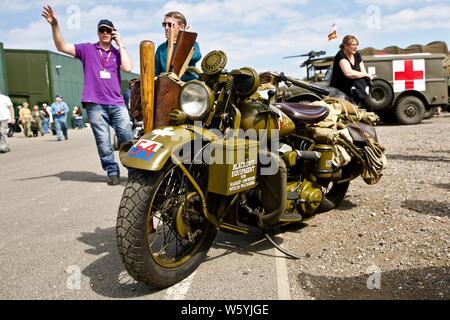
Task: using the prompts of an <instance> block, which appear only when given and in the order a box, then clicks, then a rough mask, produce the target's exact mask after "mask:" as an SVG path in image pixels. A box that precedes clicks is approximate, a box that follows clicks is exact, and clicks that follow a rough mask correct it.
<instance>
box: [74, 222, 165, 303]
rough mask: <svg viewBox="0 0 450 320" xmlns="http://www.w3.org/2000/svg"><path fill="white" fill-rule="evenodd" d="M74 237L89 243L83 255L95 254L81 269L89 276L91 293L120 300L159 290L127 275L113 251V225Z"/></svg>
mask: <svg viewBox="0 0 450 320" xmlns="http://www.w3.org/2000/svg"><path fill="white" fill-rule="evenodd" d="M77 240H79V241H80V242H82V243H85V244H87V245H89V246H91V248H90V249H87V250H86V251H85V252H86V253H87V254H90V255H94V256H98V257H99V258H98V259H97V260H96V261H94V262H93V263H91V264H90V265H89V266H87V267H86V268H85V269H84V270H83V271H82V273H83V275H85V276H87V277H89V283H90V286H91V289H92V290H93V291H94V292H96V293H98V294H99V295H102V296H104V297H109V298H118V299H124V298H139V297H143V296H146V295H149V294H153V293H157V292H158V291H160V290H156V289H153V288H150V287H148V286H146V285H144V284H142V283H138V282H136V281H135V280H134V279H133V278H131V276H130V275H128V273H127V272H126V270H125V268H124V266H123V265H122V261H121V260H120V256H119V253H118V251H117V244H116V231H115V228H107V229H101V228H96V229H95V231H94V232H83V233H82V234H81V236H80V237H79V238H78V239H77Z"/></svg>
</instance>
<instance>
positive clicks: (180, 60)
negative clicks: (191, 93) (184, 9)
mask: <svg viewBox="0 0 450 320" xmlns="http://www.w3.org/2000/svg"><path fill="white" fill-rule="evenodd" d="M195 40H197V33H195V32H188V31H183V30H182V31H180V32H179V33H178V37H177V44H176V46H175V49H174V51H173V55H172V59H171V61H170V68H169V72H173V73H175V74H176V75H179V74H180V71H181V69H182V68H183V65H184V62H185V61H186V59H187V58H188V56H189V53H190V52H191V49H192V47H193V46H194V43H195Z"/></svg>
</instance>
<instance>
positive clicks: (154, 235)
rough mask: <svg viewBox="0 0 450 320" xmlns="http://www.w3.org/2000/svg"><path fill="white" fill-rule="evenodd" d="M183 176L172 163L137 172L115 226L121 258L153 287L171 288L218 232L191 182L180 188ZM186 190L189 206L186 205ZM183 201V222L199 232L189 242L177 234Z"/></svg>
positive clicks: (193, 267) (190, 270)
mask: <svg viewBox="0 0 450 320" xmlns="http://www.w3.org/2000/svg"><path fill="white" fill-rule="evenodd" d="M194 178H196V181H197V182H198V181H199V178H200V180H201V177H199V176H197V177H196V176H194ZM182 179H183V172H182V171H181V169H180V168H179V167H178V166H175V165H174V164H172V163H169V164H167V165H166V166H165V167H164V169H162V170H161V171H159V172H145V171H136V172H135V173H134V174H133V175H132V176H131V177H130V179H129V182H128V184H127V186H126V188H125V191H124V193H123V196H122V200H121V204H120V208H119V212H118V218H117V226H116V231H117V243H118V249H119V254H120V256H121V259H122V262H123V263H124V265H125V268H126V270H127V271H128V273H129V274H130V275H131V276H132V277H133V278H134V279H135V280H137V281H140V282H144V283H145V284H147V285H149V286H152V287H155V288H167V287H170V286H172V285H174V284H176V283H177V282H179V281H181V280H183V279H184V278H186V277H188V276H189V275H190V274H191V273H193V272H194V271H195V270H196V269H197V267H198V266H199V265H200V263H201V262H202V261H203V260H204V259H205V258H206V254H207V252H208V250H209V248H210V247H211V245H212V243H213V241H214V239H215V236H216V233H217V230H216V229H215V228H214V227H213V226H212V224H211V223H210V222H208V221H207V220H206V219H205V218H204V216H203V214H202V213H201V211H200V210H201V202H199V199H196V197H195V196H194V197H192V195H193V194H194V193H195V191H194V192H193V190H194V189H193V187H192V186H191V185H189V186H188V187H187V188H186V189H185V190H182V189H181V188H182V185H183V184H182V181H183V180H182ZM200 186H202V184H200ZM187 189H188V190H187ZM187 194H189V199H190V200H189V201H190V202H191V204H192V206H191V205H189V204H187V202H188V200H187V198H188V197H187ZM185 200H186V201H185ZM181 203H186V207H185V208H186V209H185V210H187V211H188V212H189V217H190V218H189V219H190V221H189V222H187V223H189V227H190V228H191V229H192V233H197V236H196V237H195V238H194V239H193V241H192V242H190V241H189V239H187V237H186V236H184V237H182V236H180V232H179V229H178V228H177V223H176V221H177V218H176V212H180V208H181Z"/></svg>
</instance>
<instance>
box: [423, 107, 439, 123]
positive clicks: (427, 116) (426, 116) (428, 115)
mask: <svg viewBox="0 0 450 320" xmlns="http://www.w3.org/2000/svg"><path fill="white" fill-rule="evenodd" d="M436 112H437V107H433V108H430V109H428V110H425V113H424V115H423V118H424V119H425V120H426V119H430V118H432V117H433V116H434V115H435V114H436Z"/></svg>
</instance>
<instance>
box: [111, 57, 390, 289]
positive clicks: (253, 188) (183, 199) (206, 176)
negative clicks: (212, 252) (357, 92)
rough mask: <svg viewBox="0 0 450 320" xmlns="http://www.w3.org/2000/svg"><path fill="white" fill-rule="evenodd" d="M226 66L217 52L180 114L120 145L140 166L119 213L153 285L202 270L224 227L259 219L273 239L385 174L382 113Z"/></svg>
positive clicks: (131, 253) (121, 228) (180, 101)
mask: <svg viewBox="0 0 450 320" xmlns="http://www.w3.org/2000/svg"><path fill="white" fill-rule="evenodd" d="M226 64H227V56H226V54H225V53H224V52H222V51H213V52H210V53H209V54H208V55H206V56H205V57H204V59H203V61H202V64H201V69H202V70H199V69H196V68H193V67H190V68H189V69H188V70H189V71H190V72H194V73H196V74H197V75H198V79H197V80H193V81H189V82H186V83H180V82H179V81H178V80H177V79H176V77H174V78H175V80H174V81H175V82H177V83H178V85H179V86H180V92H179V94H178V95H177V96H176V100H177V102H176V103H175V104H174V108H173V110H171V111H170V112H169V123H168V124H167V125H164V126H159V127H157V128H156V130H153V131H152V132H150V133H147V134H144V135H143V136H141V137H140V138H139V139H138V140H136V141H133V142H130V143H127V144H123V145H122V146H121V148H120V159H121V161H122V163H123V165H124V166H125V167H127V168H129V169H133V173H132V175H131V176H130V179H129V181H128V184H127V186H126V188H125V191H124V193H123V196H122V199H121V203H120V208H119V211H118V218H117V228H116V230H117V241H118V249H119V253H120V256H121V259H122V261H123V263H124V265H125V267H126V270H127V271H128V273H129V274H130V275H131V276H132V277H133V278H134V279H135V280H137V281H141V282H144V283H146V284H148V285H151V286H153V287H157V288H165V287H169V286H171V285H173V284H175V283H177V282H179V281H181V280H183V279H184V278H186V277H187V276H189V275H190V274H191V273H192V272H194V271H195V269H196V268H197V267H198V266H199V264H200V263H201V262H202V261H203V260H204V259H205V257H206V254H207V252H208V250H209V248H210V247H211V245H212V244H213V241H214V239H215V236H216V234H217V232H218V231H219V230H220V231H223V232H230V233H233V234H247V233H249V232H250V228H258V229H259V230H261V231H262V232H263V233H264V234H266V235H267V237H268V239H269V240H270V239H271V238H270V234H271V231H273V230H274V228H277V227H279V226H285V225H289V224H298V223H301V222H303V221H306V220H308V219H311V218H312V217H314V215H316V214H319V213H323V212H327V211H330V210H332V209H334V208H336V207H337V206H339V204H340V203H341V201H342V200H343V199H344V196H345V194H346V192H347V189H348V187H349V184H350V181H352V180H353V179H356V178H357V177H359V176H362V178H363V179H364V181H366V182H367V183H368V184H374V183H377V182H378V181H379V179H380V177H381V175H382V169H383V167H384V165H385V157H384V149H383V147H382V146H381V145H380V144H379V143H378V140H377V136H376V132H375V129H374V127H373V126H372V124H373V121H375V120H376V116H375V115H374V114H372V113H368V112H365V111H364V110H358V108H357V107H356V106H355V105H353V104H352V103H350V102H349V101H346V100H345V99H342V98H336V97H330V96H325V95H323V94H324V92H322V91H321V92H318V94H322V96H323V100H322V101H319V102H315V103H313V104H312V105H305V104H296V103H287V102H284V101H283V99H282V98H279V96H280V95H278V94H277V90H279V88H280V84H283V83H284V84H287V85H288V86H292V85H296V86H306V87H308V88H309V85H308V84H307V83H304V82H302V81H300V80H297V79H294V78H292V77H289V76H286V75H284V74H283V73H280V74H277V73H274V72H266V73H263V74H258V73H257V72H256V71H255V70H253V69H252V68H248V67H245V68H241V69H236V70H231V71H227V70H226V69H225V67H226ZM165 76H167V75H165ZM169 76H170V75H169ZM310 89H311V88H310ZM312 90H314V88H312ZM157 94H158V92H157ZM172 97H173V95H172ZM277 97H278V98H277ZM280 249H282V248H280ZM291 255H292V256H294V255H293V254H291Z"/></svg>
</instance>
